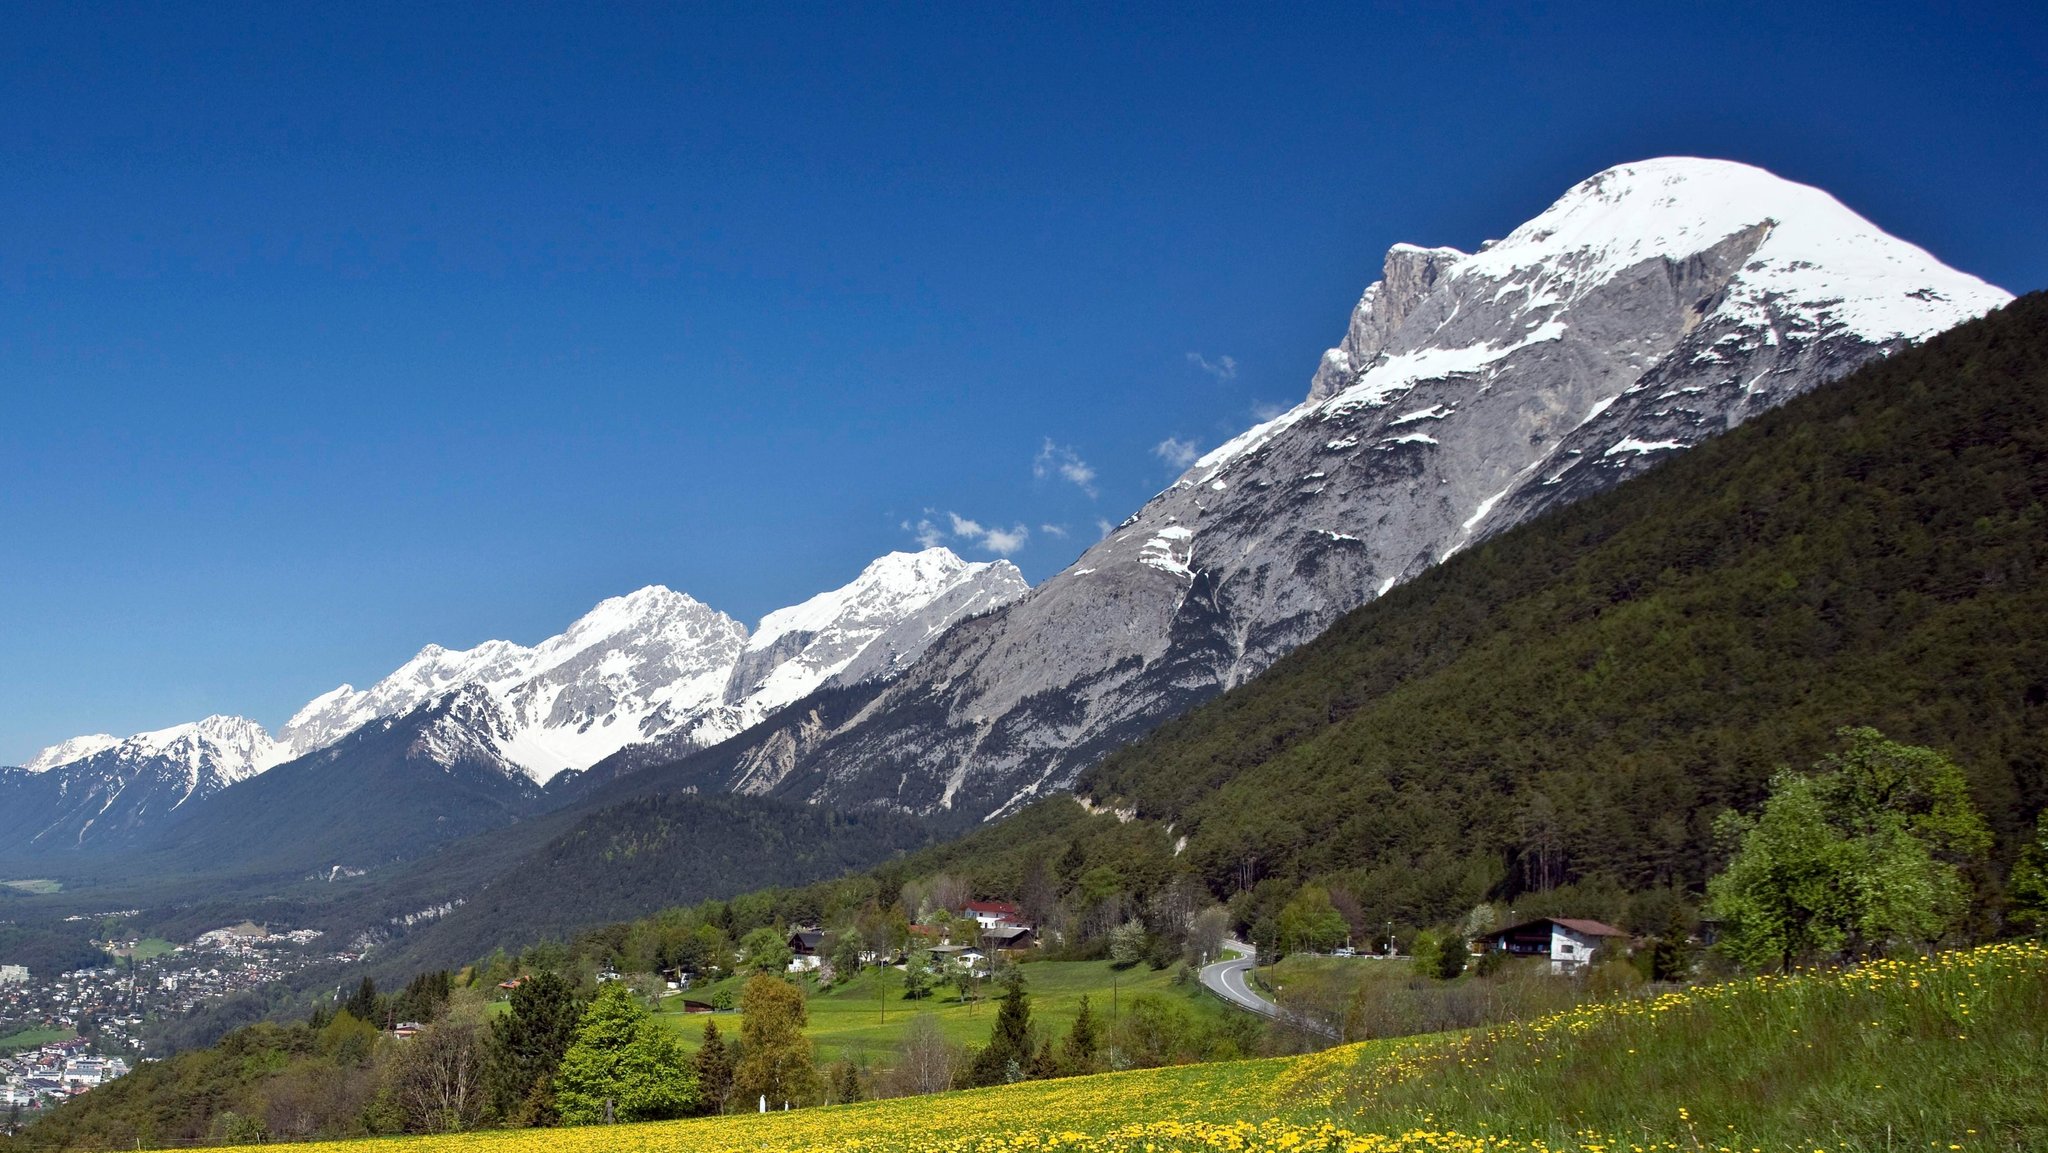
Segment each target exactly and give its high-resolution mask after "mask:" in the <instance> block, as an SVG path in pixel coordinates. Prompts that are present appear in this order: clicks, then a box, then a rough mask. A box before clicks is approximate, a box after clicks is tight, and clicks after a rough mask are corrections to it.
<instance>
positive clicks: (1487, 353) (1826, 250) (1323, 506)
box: [0, 159, 2010, 867]
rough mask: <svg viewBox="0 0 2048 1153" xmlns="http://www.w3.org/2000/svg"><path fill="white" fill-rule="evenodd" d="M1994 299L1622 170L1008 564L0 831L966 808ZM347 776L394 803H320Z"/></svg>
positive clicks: (66, 776) (1423, 282) (481, 664)
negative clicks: (742, 806)
mask: <svg viewBox="0 0 2048 1153" xmlns="http://www.w3.org/2000/svg"><path fill="white" fill-rule="evenodd" d="M2009 299H2010V296H2009V295H2008V294H2006V293H2004V292H2003V291H2001V290H1999V289H1996V288H1994V287H1991V286H1989V285H1986V284H1984V283H1983V282H1981V281H1979V280H1976V279H1975V278H1972V277H1969V276H1967V275H1964V274H1962V273H1958V272H1956V271H1954V270H1951V269H1949V268H1946V267H1944V266H1943V265H1941V264H1940V263H1939V262H1937V261H1936V260H1934V259H1933V258H1932V257H1931V256H1929V255H1928V254H1926V253H1925V252H1922V251H1921V250H1919V249H1917V248H1914V247H1913V246H1911V245H1909V244H1906V243H1903V242H1901V241H1899V240H1896V239H1894V238H1892V237H1889V236H1887V235H1885V234H1884V233H1883V232H1881V231H1879V230H1878V229H1877V228H1875V227H1874V226H1872V225H1871V224H1869V223H1868V222H1867V221H1864V220H1863V219H1862V218H1861V217H1859V216H1857V215H1856V214H1855V213H1853V212H1851V211H1849V210H1848V209H1847V208H1845V207H1843V206H1842V205H1841V204H1839V203H1837V202H1836V201H1835V200H1833V199H1832V198H1831V197H1829V196H1827V195H1826V194H1825V193H1822V192H1819V191H1817V190H1815V189H1811V188H1807V187H1804V186H1801V185H1797V184H1793V183H1790V182H1787V181H1784V180H1781V179H1778V178H1777V177H1774V176H1772V175H1770V174H1769V173H1766V172H1762V171H1760V170H1758V169H1755V168H1750V167H1746V166H1743V165H1739V164H1732V163H1727V162H1720V161H1707V160H1691V159H1664V160H1653V161H1646V162H1642V163H1639V164H1631V165H1624V166H1620V167H1617V168H1613V169H1610V170H1608V171H1606V172H1603V173H1600V174H1598V175H1596V176H1594V177H1592V178H1590V179H1588V180H1586V181H1584V182H1582V183H1580V184H1579V185H1577V186H1575V187H1574V188H1572V189H1570V190H1569V191H1568V192H1566V194H1565V195H1564V196H1563V197H1562V198H1561V199H1559V200H1558V201H1557V202H1556V203H1555V204H1553V205H1552V206H1551V207H1550V208H1549V209H1547V210H1546V211H1545V212H1544V213H1542V214H1541V215H1540V216H1538V217H1537V218H1536V219H1534V220H1532V221H1530V222H1528V223H1526V224H1524V225H1522V226H1521V227H1519V228H1516V229H1515V230H1513V231H1512V232H1511V233H1509V234H1508V235H1507V236H1506V237H1505V238H1504V239H1502V240H1500V241H1497V242H1489V243H1488V244H1486V245H1483V246H1481V248H1480V249H1479V251H1477V252H1476V253H1470V254H1468V253H1464V252H1460V251H1457V250H1454V249H1448V248H1420V247H1415V246H1412V245H1397V246H1395V247H1394V248H1393V249H1392V250H1390V251H1389V252H1388V253H1387V255H1386V258H1385V260H1384V262H1383V264H1382V276H1381V278H1380V279H1379V280H1378V281H1377V282H1375V283H1374V284H1372V285H1371V286H1370V287H1368V288H1367V289H1366V291H1365V294H1364V295H1363V297H1362V298H1361V299H1360V300H1359V302H1358V304H1357V306H1356V308H1355V309H1354V310H1353V313H1352V316H1351V321H1350V325H1349V327H1348V329H1347V331H1346V333H1345V334H1344V337H1343V339H1342V340H1341V342H1340V343H1339V344H1338V346H1337V347H1336V348H1333V349H1331V350H1330V351H1329V352H1327V353H1325V354H1324V356H1323V358H1322V361H1321V363H1320V366H1319V367H1318V369H1317V371H1316V373H1315V375H1314V379H1313V381H1312V383H1311V385H1310V388H1309V391H1308V395H1307V397H1306V398H1305V399H1304V400H1303V402H1302V403H1301V404H1299V405H1297V406H1296V407H1295V408H1293V409H1292V410H1290V411H1288V412H1287V413H1284V414H1282V415H1280V416H1279V417H1277V418H1275V419H1273V420H1270V421H1267V422H1265V423H1263V424H1260V425H1258V426H1257V427H1254V428H1252V429H1249V430H1247V431H1246V432H1244V433H1243V434H1241V435H1239V436H1238V437H1236V438H1234V439H1232V440H1231V441H1229V442H1228V443H1226V444H1224V445H1222V446H1220V447H1218V448H1216V449H1215V450H1213V451H1211V452H1210V453H1208V454H1207V455H1206V456H1204V457H1203V458H1201V459H1200V460H1199V461H1197V462H1196V464H1195V465H1194V466H1193V467H1192V468H1190V469H1189V470H1188V471H1187V472H1186V473H1185V474H1184V475H1183V476H1182V477H1181V478H1180V479H1179V480H1177V481H1176V482H1175V483H1174V485H1173V486H1172V487H1170V488H1169V489H1167V490H1166V491H1165V492H1163V493H1161V494H1159V495H1158V496H1157V497H1155V498H1153V499H1152V500H1151V501H1150V502H1148V503H1147V504H1146V505H1145V506H1144V507H1143V508H1142V509H1140V510H1139V511H1138V512H1137V513H1136V514H1134V515H1133V516H1131V517H1130V518H1129V519H1127V520H1126V521H1124V523H1123V524H1121V525H1119V526H1117V528H1116V529H1115V530H1113V531H1112V532H1111V533H1109V534H1108V536H1107V537H1105V539H1103V540H1102V541H1101V542H1100V543H1098V544H1096V545H1095V546H1093V547H1091V548H1090V549H1088V550H1087V551H1086V552H1085V553H1084V554H1083V555H1082V556H1081V557H1080V559H1079V560H1078V561H1076V562H1075V564H1074V565H1072V566H1071V567H1069V568H1068V569H1066V570H1065V571H1063V572H1061V573H1059V574H1058V575H1056V576H1054V577H1053V578H1051V579H1049V580H1048V581H1046V582H1045V583H1043V584H1042V585H1040V586H1039V587H1037V588H1036V589H1027V587H1026V585H1025V583H1024V581H1023V580H1022V578H1021V576H1019V575H1018V573H1017V572H1016V570H1015V569H1014V568H1013V567H1011V566H1009V565H1007V564H1003V563H1000V562H999V563H996V564H991V565H972V564H968V563H966V562H964V561H962V560H960V558H958V557H956V556H953V555H952V554H951V553H949V552H946V551H945V550H942V549H936V550H931V551H927V552H924V553H918V554H892V555H891V556H888V557H884V558H882V559H881V560H878V561H876V562H875V563H874V564H873V565H871V566H870V567H869V568H868V569H867V571H865V572H864V573H862V574H861V576H860V577H859V578H858V579H856V580H855V581H854V582H853V583H851V584H849V585H847V586H846V587H844V588H842V589H839V590H835V591H834V592H831V593H826V594H823V595H821V596H820V597H817V598H814V599H813V600H811V601H807V602H805V603H804V604H802V605H797V606H794V607H792V608H789V609H784V610H781V611H779V612H776V613H772V614H770V615H769V616H768V617H767V618H765V619H763V620H762V622H761V623H760V625H759V627H758V628H756V629H755V630H754V631H753V632H752V633H749V632H748V631H747V630H746V629H745V628H744V627H743V626H742V625H740V624H739V622H737V621H734V620H732V619H731V618H730V617H727V616H725V615H723V614H721V613H718V612H716V611H715V610H712V609H710V608H709V607H707V606H705V605H702V604H700V603H699V602H697V601H695V600H692V599H691V598H689V597H688V596H685V595H683V594H681V593H676V592H671V591H670V590H667V589H664V588H659V587H650V588H647V589H642V590H640V591H639V592H636V593H633V594H630V595H628V596H625V597H620V598H616V599H614V600H609V601H606V602H604V603H603V604H601V605H599V606H598V607H597V608H596V609H594V610H593V611H592V612H591V613H590V614H588V615H587V616H585V617H584V618H583V619H582V620H579V621H578V622H576V623H575V624H574V625H572V626H571V627H570V628H569V629H568V630H566V631H565V632H564V633H562V634H561V635H560V636H557V637H553V638H550V639H549V640H546V641H543V642H541V643H540V644H538V645H535V646H532V647H531V648H528V647H522V646H519V645H515V644H511V643H509V642H502V641H494V642H489V643H486V644H484V645H480V646H477V647H476V648H473V649H470V650H467V651H464V652H450V651H447V650H443V649H440V648H438V647H433V646H430V647H428V648H427V649H424V650H422V651H421V652H420V654H419V655H418V656H416V657H414V658H413V660H411V661H409V662H407V663H406V664H405V665H404V666H402V667H401V668H400V669H398V670H397V671H396V672H394V673H393V674H392V675H391V676H389V677H387V678H385V679H384V680H382V681H380V682H378V683H377V684H375V685H373V686H371V687H370V688H368V689H366V690H356V689H354V688H352V687H350V686H346V685H344V686H341V687H340V688H337V689H335V690H334V691H332V692H330V693H327V694H324V695H322V696H321V697H319V698H316V699H315V700H314V701H312V702H310V703H309V704H308V705H307V706H306V707H305V708H304V709H302V710H301V711H300V712H299V713H298V714H297V715H296V716H294V717H293V718H292V720H291V721H290V722H288V723H287V724H286V725H285V726H284V728H283V729H281V730H280V731H279V733H278V734H277V735H276V736H275V737H272V736H271V735H270V734H267V733H265V732H264V731H263V730H262V728H261V727H260V726H257V725H255V724H253V723H252V722H248V721H245V720H240V719H238V718H219V717H217V718H209V719H208V720H207V721H203V722H197V723H196V724H194V725H187V726H180V727H178V728H176V729H170V730H164V731H163V732H160V733H153V734H144V735H142V736H138V737H133V738H129V739H128V740H126V741H116V740H115V739H114V738H112V737H107V736H92V737H81V738H76V739H74V740H72V741H68V742H65V743H64V744H63V745H59V746H55V747H53V748H52V749H50V750H45V751H44V752H43V753H42V754H39V755H38V756H37V757H36V758H35V759H34V760H33V761H32V762H31V763H30V765H28V766H25V767H24V768H22V769H10V770H0V854H4V853H37V854H40V853H49V852H55V851H74V850H79V849H84V850H87V851H91V850H95V849H102V848H106V849H115V848H133V847H141V846H155V847H159V848H161V847H167V846H168V847H171V848H173V849H174V850H175V851H176V852H177V853H179V854H180V859H183V860H190V861H195V862H196V861H201V860H205V861H210V862H212V863H214V864H216V865H224V864H225V863H226V862H230V861H233V860H237V859H241V860H246V861H249V862H250V863H252V864H253V863H254V862H255V861H257V860H259V859H260V860H262V861H266V862H269V863H272V864H275V865H277V866H279V867H284V866H286V865H296V864H299V863H302V862H308V861H313V860H322V861H329V862H331V863H336V864H366V863H374V862H376V861H381V860H388V859H391V858H392V857H394V856H405V855H417V853H418V852H420V851H422V850H423V847H425V846H430V845H432V844H435V843H439V842H442V841H445V840H447V839H449V838H451V837H455V836H460V835H465V834H467V833H471V832H476V831H480V830H483V829H488V828H491V827H494V826H496V825H498V824H502V823H507V822H510V821H514V820H518V819H520V816H521V815H522V814H528V813H532V812H535V811H538V810H539V809H543V808H548V807H554V806H560V805H565V804H570V803H572V802H574V803H583V804H589V803H593V802H594V801H596V800H598V799H602V798H611V799H613V800H622V799H626V798H629V797H631V796H633V795H636V794H651V793H655V792H663V791H667V792H674V791H677V790H687V789H696V790H700V791H705V792H721V791H731V792H740V793H746V794H755V795H762V796H773V797H781V798H787V799H792V800H801V801H808V802H820V803H823V804H826V805H830V806H836V807H841V808H857V807H875V808H882V809H887V810H891V811H899V812H904V813H910V814H921V815H928V816H935V817H937V818H938V819H939V820H940V821H941V822H942V823H946V822H951V823H954V824H968V823H973V822H976V821H980V820H982V819H985V818H987V817H990V816H993V815H998V814H1001V813H1005V812H1009V811H1012V810H1014V809H1015V808H1017V807H1018V806H1020V805H1022V804H1025V803H1028V802H1029V801H1030V800H1032V799H1034V798H1036V797H1040V796H1043V795H1045V794H1047V793H1050V792H1054V791H1058V790H1061V789H1065V788H1068V787H1070V786H1071V785H1072V783H1073V782H1074V780H1075V778H1076V776H1077V775H1078V774H1079V773H1080V772H1081V771H1082V770H1084V769H1086V768H1087V767H1088V766H1090V765H1092V764H1094V763H1095V762H1097V761H1098V760H1100V759H1101V758H1102V757H1103V756H1104V755H1105V754H1107V753H1108V752H1110V751H1111V750H1113V749H1115V748H1117V747H1119V746H1120V745H1122V744H1124V743H1126V742H1128V741H1129V740H1131V739H1133V738H1135V737H1137V736H1139V735H1141V734H1143V733H1145V732H1147V731H1149V730H1151V729H1152V728H1153V727H1155V726H1156V725H1158V724H1159V723H1160V722H1161V721H1163V720H1165V719H1167V718H1169V717H1172V716H1175V715H1177V714H1179V713H1181V712H1183V711H1185V710H1186V709H1188V708H1189V707H1191V706H1193V705H1195V704H1197V703H1199V702H1201V701H1204V700H1206V699H1208V698H1210V697H1213V696H1215V695H1217V694H1219V693H1221V692H1223V691H1224V690H1226V689H1228V688H1230V687H1232V686H1234V685H1238V684H1242V683H1244V682H1245V681H1247V680H1249V679H1250V678H1252V677H1254V676H1256V675H1258V674H1259V673H1260V672H1262V671H1263V670H1265V669H1266V668H1267V667H1269V666H1270V665H1272V664H1273V662H1274V661H1276V660H1277V659H1279V658H1280V657H1282V656H1284V655H1285V654H1287V653H1288V652H1290V651H1292V650H1293V649H1295V648H1297V647H1298V646H1300V645H1302V644H1303V643H1305V642H1307V641H1309V640H1310V639H1312V638H1314V637H1315V636H1316V635H1318V634H1319V633H1321V632H1322V631H1323V630H1324V629H1326V628H1327V627H1328V626H1329V625H1330V624H1331V623H1332V622H1334V621H1335V620H1337V619H1338V618H1339V617H1340V616H1342V615H1344V614H1345V613H1347V612H1349V611H1351V610H1352V609H1355V608H1357V607H1358V606H1360V605H1362V604H1364V603H1366V602H1368V601H1371V600H1373V599H1375V598H1377V597H1379V596H1382V595H1384V594H1386V593H1387V592H1388V590H1390V589H1391V588H1393V587H1394V586H1395V585H1397V584H1399V583H1400V582H1402V581H1405V580H1407V579H1410V578H1412V577H1414V576H1416V575H1418V574H1419V573H1422V572H1424V571H1426V570H1428V569H1430V568H1431V567H1432V566H1434V565H1436V564H1437V563H1439V562H1441V561H1442V560H1443V559H1445V558H1446V557H1449V556H1451V555H1453V554H1455V553H1457V552H1459V551H1460V550H1463V549H1466V548H1469V547H1470V546H1471V545H1472V544H1473V543H1474V542H1477V541H1480V540H1483V539H1485V538H1487V537H1489V536H1491V535H1493V534H1495V533H1497V532H1499V531H1501V530H1503V529H1505V528H1508V527H1510V526H1513V525H1515V524H1519V523H1522V522H1523V521H1526V520H1528V519H1529V518H1531V517H1534V516H1536V515H1538V514H1539V513H1541V512H1543V511H1545V510H1546V509H1549V508H1552V507H1555V506H1558V505H1560V504H1563V503H1566V502H1570V501H1574V500H1577V499H1579V498H1581V497H1584V496H1586V495H1588V494H1591V493H1594V492H1599V491H1603V490H1605V489H1607V488H1610V487H1612V486H1613V485H1615V484H1618V483H1620V482H1621V481H1622V480H1624V479H1626V478H1628V477H1630V476H1633V475H1636V474H1638V473H1640V472H1642V471H1643V470H1645V469H1647V468H1650V467H1653V466H1654V465H1655V464H1656V463H1657V462H1658V461H1660V460H1662V459H1664V458H1667V457H1669V456H1671V455H1673V454H1675V453H1679V452H1682V451H1683V450H1684V449H1686V448H1688V447H1690V446H1691V445H1694V444H1696V443H1698V442H1699V441H1700V440H1702V439H1703V438H1706V437H1709V436H1712V435H1713V434H1715V433H1717V432H1720V431H1722V430H1725V429H1727V428H1729V427H1732V426H1734V425H1736V424H1738V423H1740V422H1742V421H1744V420H1746V419H1748V418H1750V417H1751V416H1754V415H1755V414H1757V413H1759V412H1762V411H1764V410H1766V409H1769V408H1771V407H1773V406H1775V405H1777V404H1780V403H1782V402H1783V401H1784V400H1786V399H1787V398H1789V397H1792V396H1795V395H1798V394H1800V393H1803V392H1805V391H1807V390H1810V389H1812V388H1814V387H1815V386H1817V385H1819V384H1821V383H1823V382H1825V381H1828V380H1832V379H1834V378H1836V377H1839V376H1841V375H1843V374H1844V373H1846V372H1848V371H1849V370H1851V369H1853V368H1855V367H1857V366H1858V365H1861V364H1863V363H1866V362H1868V361H1870V360H1873V359H1876V358H1879V357H1883V356H1886V355H1889V354H1891V353H1893V352H1895V351H1897V350H1898V349H1900V348H1902V347H1905V346H1906V345H1907V344H1909V343H1912V342H1914V341H1918V340H1921V339H1924V338H1926V337H1927V336H1929V335H1932V334H1934V333H1937V332H1940V331H1942V330H1944V329H1947V328H1949V327H1951V326H1953V325H1955V324H1957V323H1958V322H1960V321H1963V320H1965V319H1968V318H1970V317H1973V316H1977V315H1979V314H1981V313H1983V312H1985V311H1987V310H1989V309H1991V308H1994V307H1996V306H1998V305H2000V304H2002V303H2004V302H2005V301H2007V300H2009ZM351 797H353V798H358V799H361V798H367V797H375V798H378V800H379V802H380V804H379V808H380V810H381V811H383V812H389V811H391V810H393V809H402V810H403V814H402V815H401V816H399V817H396V818H393V819H388V820H387V819H382V818H380V819H379V820H376V821H368V820H365V821H346V820H344V821H339V822H337V821H335V820H334V819H333V814H334V813H335V812H336V811H337V806H338V807H340V808H341V809H346V807H347V805H348V803H349V798H351ZM284 813H296V814H304V815H302V816H296V817H292V818H290V819H284V818H282V817H281V816H280V814H284Z"/></svg>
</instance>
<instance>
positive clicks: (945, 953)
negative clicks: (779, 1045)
mask: <svg viewBox="0 0 2048 1153" xmlns="http://www.w3.org/2000/svg"><path fill="white" fill-rule="evenodd" d="M948 912H949V913H950V917H949V918H948V919H946V921H945V923H944V924H943V925H927V924H917V925H911V926H910V941H909V942H908V946H907V948H904V949H895V950H884V951H882V952H876V951H874V950H871V949H863V950H862V951H861V963H862V964H887V965H902V964H905V963H906V962H907V960H908V957H909V953H910V952H911V951H912V950H922V951H924V952H927V953H929V954H931V958H932V963H933V964H934V965H940V964H944V963H947V962H950V963H952V964H955V965H961V966H966V967H974V966H978V965H981V964H982V963H983V962H985V961H987V960H988V959H989V958H990V957H992V956H995V955H997V954H1014V953H1019V952H1023V951H1025V950H1028V949H1035V948H1037V947H1038V931H1037V930H1036V929H1034V928H1032V927H1031V926H1030V925H1027V924H1025V923H1024V916H1023V913H1022V912H1021V911H1019V910H1018V908H1017V906H1015V905H1013V904H1011V903H1009V902H1008V901H967V902H964V903H963V904H962V905H961V906H960V907H959V908H958V909H954V910H949V911H948ZM825 949H826V934H825V932H824V931H823V930H821V929H818V928H815V927H810V926H799V927H798V928H797V929H795V930H794V931H792V932H791V933H790V935H789V951H790V954H791V958H790V962H789V971H790V972H792V973H801V972H809V971H811V970H814V969H818V968H821V967H823V966H824V965H825V964H827V963H828V958H827V957H826V956H825V955H824V951H825Z"/></svg>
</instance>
